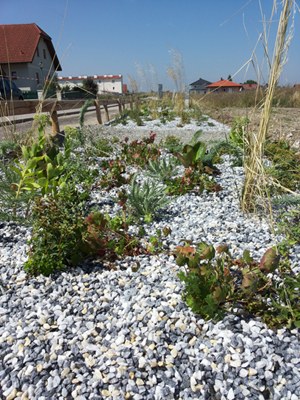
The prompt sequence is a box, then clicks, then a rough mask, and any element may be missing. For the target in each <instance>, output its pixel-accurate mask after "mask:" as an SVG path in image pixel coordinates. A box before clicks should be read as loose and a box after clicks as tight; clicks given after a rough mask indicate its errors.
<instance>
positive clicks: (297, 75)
mask: <svg viewBox="0 0 300 400" xmlns="http://www.w3.org/2000/svg"><path fill="white" fill-rule="evenodd" d="M297 1H298V0H297ZM0 4H1V23H2V24H12V23H31V22H35V23H36V24H38V25H39V26H40V27H41V28H42V29H43V30H45V31H46V32H47V33H48V34H49V35H50V36H51V38H52V41H53V44H54V46H55V49H56V51H57V54H58V58H59V60H60V62H61V65H62V69H63V70H62V72H60V73H59V75H62V76H69V75H94V74H99V75H102V74H122V75H123V76H124V81H125V82H126V83H129V81H130V77H132V78H133V79H135V80H136V81H137V83H138V85H139V88H140V89H141V90H150V89H156V88H157V84H158V83H162V84H163V85H164V89H173V88H174V84H173V82H172V80H171V79H170V77H169V76H168V74H167V69H168V68H169V67H173V68H178V67H175V61H174V57H173V56H172V54H173V55H174V53H175V54H176V55H177V59H178V57H179V58H181V60H182V62H181V66H180V67H181V69H182V70H183V71H184V78H183V80H184V82H185V83H186V84H189V83H191V82H193V81H195V80H197V79H199V78H200V77H201V78H203V79H207V80H209V81H217V80H219V79H220V78H221V77H223V78H227V77H228V75H229V74H231V75H232V76H233V80H234V81H236V82H244V81H245V80H247V79H255V80H257V75H256V73H255V69H254V67H253V66H252V63H249V65H248V68H246V67H245V68H243V69H242V70H241V71H240V72H238V73H237V71H239V69H240V68H241V67H242V66H243V65H244V64H245V63H246V62H247V61H248V60H249V59H250V58H251V54H252V52H253V50H254V48H255V45H256V43H257V40H258V37H259V35H260V33H261V32H262V31H263V25H262V14H261V11H260V7H259V4H260V3H259V0H105V1H104V0H85V1H82V0H0ZM278 4H279V5H280V2H279V1H278ZM272 5H273V0H261V6H262V10H263V15H264V16H265V18H266V19H267V20H268V19H269V18H270V15H271V10H272ZM279 11H280V7H279V8H278V11H277V14H276V15H275V17H274V19H273V22H272V24H271V29H270V39H269V47H270V54H272V48H273V43H274V38H275V33H276V29H277V23H278V18H279ZM256 56H257V60H255V62H254V64H255V65H256V67H257V68H259V69H260V70H261V71H262V74H263V78H262V81H266V80H267V69H266V67H265V65H266V62H265V58H264V57H263V51H262V44H261V42H260V43H259V44H258V46H257V50H256ZM280 82H281V84H294V83H296V82H298V83H299V82H300V40H299V11H296V14H295V30H294V37H293V39H292V42H291V46H290V49H289V53H288V62H287V64H286V65H285V67H284V70H283V73H282V76H281V81H280Z"/></svg>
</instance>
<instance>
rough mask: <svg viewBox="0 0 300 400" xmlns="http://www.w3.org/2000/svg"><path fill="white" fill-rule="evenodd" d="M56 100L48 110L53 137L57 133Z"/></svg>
mask: <svg viewBox="0 0 300 400" xmlns="http://www.w3.org/2000/svg"><path fill="white" fill-rule="evenodd" d="M56 106H57V102H55V103H54V104H53V107H52V109H51V111H50V118H51V122H52V135H53V136H54V137H55V136H57V135H58V134H59V122H58V115H57V110H56Z"/></svg>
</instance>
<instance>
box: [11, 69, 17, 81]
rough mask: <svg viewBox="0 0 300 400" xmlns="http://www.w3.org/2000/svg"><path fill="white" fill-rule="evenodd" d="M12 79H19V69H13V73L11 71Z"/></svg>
mask: <svg viewBox="0 0 300 400" xmlns="http://www.w3.org/2000/svg"><path fill="white" fill-rule="evenodd" d="M11 79H13V80H16V79H18V77H17V71H12V73H11Z"/></svg>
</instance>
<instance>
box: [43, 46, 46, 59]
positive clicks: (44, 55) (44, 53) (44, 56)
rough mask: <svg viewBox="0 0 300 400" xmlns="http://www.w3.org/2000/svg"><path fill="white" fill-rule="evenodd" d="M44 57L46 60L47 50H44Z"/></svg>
mask: <svg viewBox="0 0 300 400" xmlns="http://www.w3.org/2000/svg"><path fill="white" fill-rule="evenodd" d="M43 57H44V59H45V60H46V49H43Z"/></svg>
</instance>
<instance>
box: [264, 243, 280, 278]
mask: <svg viewBox="0 0 300 400" xmlns="http://www.w3.org/2000/svg"><path fill="white" fill-rule="evenodd" d="M279 261H280V255H279V254H278V253H277V250H276V247H271V248H270V249H268V250H267V251H266V252H265V254H264V255H263V256H262V259H261V260H260V264H259V268H260V270H261V271H262V272H265V273H267V274H268V273H269V272H274V271H275V270H276V268H278V265H279Z"/></svg>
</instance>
